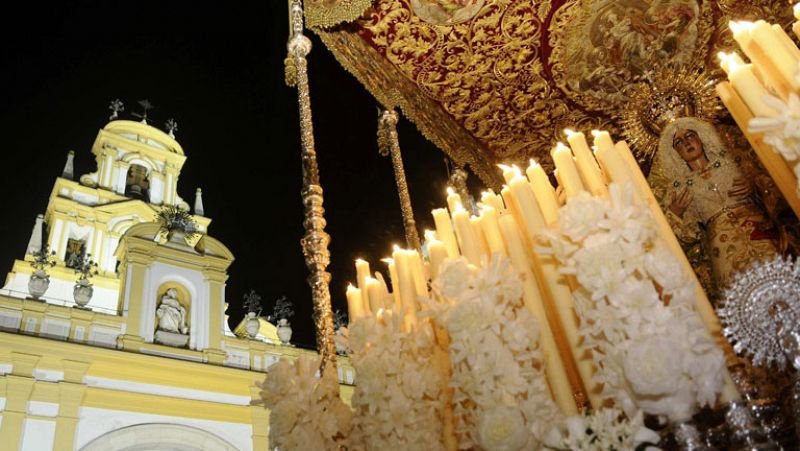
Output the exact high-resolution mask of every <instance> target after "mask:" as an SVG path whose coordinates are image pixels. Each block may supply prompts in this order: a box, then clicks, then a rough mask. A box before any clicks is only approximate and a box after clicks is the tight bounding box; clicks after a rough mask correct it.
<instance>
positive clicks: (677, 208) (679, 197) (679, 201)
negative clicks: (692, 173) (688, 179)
mask: <svg viewBox="0 0 800 451" xmlns="http://www.w3.org/2000/svg"><path fill="white" fill-rule="evenodd" d="M693 198H694V196H693V195H692V193H690V192H689V187H686V188H684V189H683V191H681V192H680V193H678V192H677V191H673V192H672V194H671V195H670V204H669V210H670V211H671V212H673V213H674V214H675V216H677V217H679V218H681V219H683V215H684V213H686V209H687V208H689V205H690V204H691V203H692V199H693Z"/></svg>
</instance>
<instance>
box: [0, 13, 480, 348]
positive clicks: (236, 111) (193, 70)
mask: <svg viewBox="0 0 800 451" xmlns="http://www.w3.org/2000/svg"><path fill="white" fill-rule="evenodd" d="M35 8H36V11H30V12H29V14H22V13H19V14H18V15H17V17H20V18H22V17H36V19H35V22H33V21H24V20H23V19H19V20H17V19H12V18H11V17H7V22H6V23H5V24H4V26H3V27H0V28H1V29H2V31H0V33H2V35H3V39H2V44H0V49H2V54H3V55H4V57H3V65H2V66H3V70H2V71H0V86H2V88H0V134H1V135H2V137H3V151H2V152H0V167H2V169H3V177H0V192H2V193H3V199H4V208H3V221H2V222H0V271H7V270H10V269H11V265H12V262H13V260H14V259H15V258H21V257H22V256H23V254H24V251H25V247H26V245H27V241H28V238H29V236H30V231H31V227H32V225H33V222H34V218H35V216H36V214H37V213H43V212H44V210H45V208H46V206H47V198H48V196H49V194H50V191H51V189H52V186H53V182H54V180H55V178H56V177H57V176H58V175H59V174H60V173H61V169H62V168H63V164H64V161H65V157H66V153H67V151H69V150H75V152H76V159H75V171H76V174H84V173H88V172H93V171H94V170H95V169H96V165H95V161H94V157H93V156H92V155H91V153H90V148H91V145H92V143H93V141H94V138H95V136H96V135H97V131H98V129H100V128H102V127H103V126H104V125H105V124H106V123H107V120H108V116H109V110H108V109H107V107H108V103H109V101H110V100H112V99H115V98H119V99H121V100H122V101H123V102H125V106H126V111H125V112H124V113H123V114H122V118H123V119H132V118H131V116H130V113H131V112H132V111H136V110H137V105H136V101H138V100H140V99H145V98H146V99H149V100H150V101H151V102H152V103H153V104H154V105H155V109H153V110H152V111H151V112H150V117H151V118H152V120H151V122H150V123H151V124H152V125H156V126H159V127H162V126H163V123H164V121H165V120H166V119H167V118H170V117H174V118H175V119H176V120H177V122H178V126H179V130H178V131H177V139H178V141H179V142H180V143H181V145H182V146H183V148H184V150H185V151H186V154H187V156H188V160H187V162H186V164H185V166H184V168H183V171H182V174H181V178H180V180H179V183H178V190H179V193H180V194H181V195H182V197H183V198H184V199H185V200H187V201H188V202H189V203H190V204H191V202H192V201H193V199H194V190H195V188H196V187H198V186H199V187H202V188H203V197H204V203H205V211H206V215H207V216H209V217H211V218H212V219H213V222H212V224H211V227H210V235H212V236H214V237H216V238H218V239H220V240H221V241H222V242H223V243H224V244H226V245H227V246H228V247H229V248H230V249H231V250H232V251H233V253H234V255H235V256H236V261H235V262H234V264H233V266H232V267H231V269H230V278H229V280H228V288H227V296H226V297H227V301H228V302H229V303H230V308H229V310H228V312H229V313H230V314H231V317H232V321H231V323H232V326H235V323H236V320H237V319H238V318H239V317H241V314H242V313H241V307H240V304H241V299H242V295H243V294H244V293H245V292H247V291H249V290H250V289H255V290H256V291H257V292H258V293H260V294H261V295H262V296H263V298H264V301H263V302H264V304H265V306H266V308H265V312H266V311H268V310H271V306H272V304H273V302H274V300H275V298H277V297H278V296H280V295H284V294H285V295H286V296H287V297H288V298H289V299H290V300H291V301H293V302H294V305H295V311H296V315H295V316H294V317H293V318H292V324H293V326H294V329H295V338H294V339H293V341H294V342H295V343H297V344H298V345H300V346H313V345H314V332H313V325H312V322H311V300H310V290H309V288H308V285H307V284H306V281H305V278H306V277H307V275H308V272H307V270H306V267H305V264H304V263H303V259H302V255H301V250H300V246H299V239H300V237H301V236H302V234H303V228H302V205H301V201H300V186H301V172H300V158H299V156H300V150H299V149H300V139H299V126H298V120H297V100H296V91H295V90H294V89H290V88H287V87H286V86H285V85H284V83H283V58H284V56H285V42H286V37H287V27H288V25H287V23H288V22H287V13H286V3H285V2H284V1H282V0H261V1H259V2H213V3H212V2H208V3H206V2H183V1H171V2H161V3H160V4H158V5H152V6H148V4H147V3H141V2H134V3H131V2H127V3H126V4H124V5H121V6H114V5H113V4H111V3H110V2H87V1H75V2H60V3H58V4H57V6H55V7H44V6H41V5H40V4H38V3H37V4H35ZM48 8H50V9H48ZM307 34H308V35H309V36H310V37H312V40H313V42H314V49H313V50H312V52H311V54H310V56H309V70H310V78H311V93H312V99H311V101H312V108H313V113H314V126H315V137H316V142H317V152H318V158H319V163H320V174H321V179H322V185H323V188H324V189H325V208H326V210H327V211H326V219H327V221H328V226H327V228H326V230H327V232H328V233H329V234H330V235H331V236H332V240H333V241H332V243H331V246H330V251H331V254H332V263H331V266H330V267H329V270H330V272H331V273H332V274H333V281H332V283H331V294H332V297H333V306H334V309H337V308H338V309H343V310H346V302H345V296H344V289H345V286H346V283H347V281H348V280H354V279H355V276H354V273H355V270H354V268H353V263H352V262H353V260H354V259H355V258H356V257H363V258H366V259H369V260H371V261H373V262H378V260H379V259H380V258H382V257H384V256H386V255H388V253H389V249H390V245H391V244H392V243H402V241H403V229H402V221H401V215H400V209H399V204H398V200H397V194H396V190H395V184H394V183H395V182H394V178H393V173H392V166H391V162H390V160H389V159H388V158H384V157H381V156H379V155H378V153H377V145H376V144H375V136H376V123H377V110H376V102H375V101H374V100H373V99H372V97H371V96H370V95H369V93H367V91H366V90H365V89H364V88H363V87H361V85H360V84H359V83H358V81H357V80H356V79H355V78H353V77H352V76H351V75H350V74H348V73H347V72H345V70H344V69H342V68H341V67H340V66H339V65H338V63H337V62H336V61H335V60H334V58H333V56H332V55H331V54H330V53H329V52H328V51H327V49H325V48H324V46H323V45H322V43H321V42H320V41H319V39H317V38H316V36H315V35H313V33H311V32H307ZM398 131H399V134H400V143H401V147H402V149H403V152H404V159H405V165H406V170H407V172H408V183H409V186H410V191H411V196H412V201H413V202H414V207H415V211H416V216H417V222H418V225H419V227H420V229H422V228H424V227H432V220H431V218H430V210H431V208H435V207H437V206H442V205H444V195H443V192H444V187H445V181H446V169H445V165H444V163H443V154H442V153H441V152H440V151H439V150H438V149H437V148H436V147H435V146H434V145H433V144H431V143H430V142H428V141H427V140H425V139H424V138H423V137H422V135H421V134H420V133H419V132H418V131H417V130H416V128H415V126H414V125H413V124H410V123H409V122H408V121H406V120H405V119H402V120H401V122H400V124H399V127H398ZM475 181H476V180H473V182H475ZM262 224H263V225H262ZM3 268H5V269H3ZM378 269H384V268H383V265H381V266H380V267H379V268H378Z"/></svg>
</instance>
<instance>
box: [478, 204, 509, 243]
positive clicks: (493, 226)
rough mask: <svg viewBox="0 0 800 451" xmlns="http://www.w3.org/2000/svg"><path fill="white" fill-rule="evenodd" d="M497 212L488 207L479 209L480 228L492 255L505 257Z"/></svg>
mask: <svg viewBox="0 0 800 451" xmlns="http://www.w3.org/2000/svg"><path fill="white" fill-rule="evenodd" d="M497 221H498V217H497V210H495V209H494V207H491V206H489V205H484V206H483V208H481V228H482V229H483V234H484V236H485V237H486V242H487V244H488V245H489V249H490V250H491V252H492V254H496V253H499V254H502V255H507V253H506V246H505V242H504V241H503V236H502V235H501V233H500V225H499V224H498V222H497Z"/></svg>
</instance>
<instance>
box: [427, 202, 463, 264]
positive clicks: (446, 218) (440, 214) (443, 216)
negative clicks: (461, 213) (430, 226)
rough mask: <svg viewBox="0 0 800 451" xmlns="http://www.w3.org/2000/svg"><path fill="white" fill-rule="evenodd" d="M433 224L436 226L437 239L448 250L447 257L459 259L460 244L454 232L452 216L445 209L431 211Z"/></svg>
mask: <svg viewBox="0 0 800 451" xmlns="http://www.w3.org/2000/svg"><path fill="white" fill-rule="evenodd" d="M431 214H432V215H433V222H434V224H436V237H437V238H439V240H441V241H442V243H444V245H445V247H446V248H447V255H448V256H449V257H450V258H458V256H459V252H458V244H457V240H456V235H455V233H454V232H453V223H452V222H450V215H449V214H447V210H445V209H444V208H437V209H434V210H433V211H431Z"/></svg>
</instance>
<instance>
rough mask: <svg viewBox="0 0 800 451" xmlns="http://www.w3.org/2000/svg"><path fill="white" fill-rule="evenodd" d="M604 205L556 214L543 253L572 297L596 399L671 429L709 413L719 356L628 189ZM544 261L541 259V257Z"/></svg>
mask: <svg viewBox="0 0 800 451" xmlns="http://www.w3.org/2000/svg"><path fill="white" fill-rule="evenodd" d="M609 190H610V193H611V199H610V201H608V200H605V199H600V198H595V197H591V196H590V195H588V194H587V193H582V195H579V196H576V197H575V198H573V199H571V200H570V201H569V202H567V204H566V205H565V206H564V207H562V208H561V210H560V216H559V218H560V219H559V221H560V228H559V229H558V230H557V231H550V232H548V237H549V239H550V245H551V247H550V248H549V251H550V252H552V253H553V254H554V255H555V257H556V258H557V259H558V260H559V261H560V263H561V265H562V272H563V273H565V274H570V275H573V276H574V277H575V278H576V279H577V282H578V284H579V285H580V287H579V289H578V290H577V291H576V292H575V293H574V297H575V309H576V313H577V315H578V317H579V318H580V320H581V325H580V328H579V333H580V335H581V336H582V337H583V339H584V343H585V344H586V346H587V347H588V348H590V349H593V350H594V352H592V357H593V360H594V363H595V365H596V366H597V368H598V371H597V375H596V378H597V381H598V382H599V383H602V384H603V391H602V394H603V396H604V397H605V398H607V399H612V400H613V401H614V403H615V405H616V406H618V407H620V408H621V409H622V410H623V411H624V412H625V413H626V415H627V416H628V418H635V416H636V415H637V413H638V411H639V410H642V411H644V412H645V413H646V414H651V415H659V416H665V417H667V418H669V419H670V420H672V421H679V420H684V419H687V418H688V417H690V416H691V415H692V414H693V413H694V412H695V411H696V409H697V407H698V406H702V405H706V404H713V403H714V402H715V401H716V398H717V394H718V393H719V392H720V391H721V389H722V385H723V371H724V368H725V367H724V356H723V353H722V351H721V350H720V349H719V348H717V346H716V345H715V343H714V342H713V340H712V339H711V337H710V336H709V334H708V332H707V330H706V329H705V328H704V327H703V324H702V322H701V320H700V318H699V316H698V315H697V313H696V312H695V310H694V299H693V291H694V285H693V283H692V281H691V279H690V278H689V277H688V275H687V274H684V273H683V271H682V267H681V265H680V263H679V262H678V260H677V259H676V258H675V257H674V256H673V255H672V253H671V252H670V250H669V249H668V248H667V246H666V244H665V243H663V242H662V240H661V239H660V238H659V237H658V235H657V230H656V226H655V222H654V220H653V218H652V216H651V215H652V213H651V212H650V211H649V209H647V208H644V207H641V206H638V205H635V204H634V201H633V190H632V187H631V185H630V184H628V185H626V186H625V187H624V188H623V187H622V186H620V185H618V184H613V183H612V184H611V185H610V186H609ZM543 251H544V250H543Z"/></svg>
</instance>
